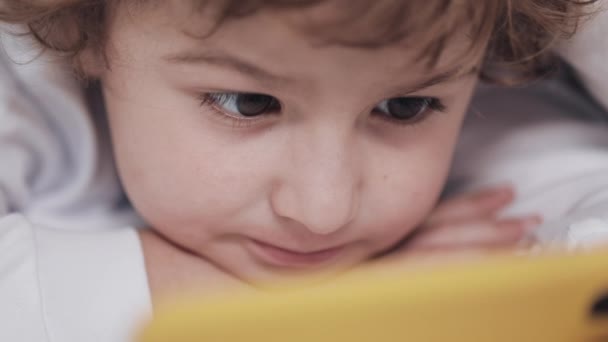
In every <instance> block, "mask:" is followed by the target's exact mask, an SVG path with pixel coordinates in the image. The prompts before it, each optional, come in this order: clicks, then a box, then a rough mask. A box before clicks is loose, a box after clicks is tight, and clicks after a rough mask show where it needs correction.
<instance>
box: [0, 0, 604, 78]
mask: <svg viewBox="0 0 608 342" xmlns="http://www.w3.org/2000/svg"><path fill="white" fill-rule="evenodd" d="M189 1H190V2H191V4H192V6H193V9H194V10H195V11H198V12H202V11H206V10H209V9H210V8H211V9H212V10H213V12H212V13H214V16H213V20H214V23H213V25H212V27H213V28H217V27H219V26H220V25H221V24H222V23H223V22H224V21H226V20H231V19H232V20H233V19H236V18H239V17H243V16H247V15H250V14H252V13H255V12H256V11H259V10H263V9H275V10H289V9H300V8H307V7H312V6H314V5H318V4H320V3H327V2H333V3H335V4H334V5H335V6H336V8H338V9H339V11H336V14H335V15H334V18H332V19H331V20H329V21H327V20H325V21H321V20H319V21H314V20H313V21H311V22H310V23H309V24H308V28H307V29H308V30H309V31H311V32H312V33H314V34H315V35H317V36H323V37H324V39H325V40H326V42H327V43H331V44H343V45H348V46H353V47H359V48H376V47H380V46H383V45H387V44H394V43H398V42H402V41H404V40H407V39H413V38H416V40H417V42H420V41H423V49H422V52H421V57H424V58H428V61H429V65H433V64H434V63H436V61H437V60H438V58H439V56H440V55H441V52H442V51H443V48H444V46H445V44H446V41H448V39H449V38H450V36H451V35H452V34H453V33H454V32H455V31H456V28H457V27H462V25H465V24H466V25H469V26H470V27H471V29H470V31H469V32H468V36H469V38H470V49H468V51H469V54H468V55H467V56H462V58H463V59H465V60H466V59H469V60H470V58H469V57H471V56H472V55H473V54H475V53H479V52H481V53H482V54H484V55H485V57H484V58H485V59H484V63H483V68H482V70H480V75H481V77H482V78H484V79H486V80H491V81H495V82H501V83H512V82H514V81H522V80H528V79H534V78H537V77H539V76H541V75H544V74H546V72H547V71H548V70H550V69H552V67H553V66H554V65H555V56H553V54H552V53H551V47H552V46H553V44H554V43H555V42H556V41H557V40H559V39H567V38H569V37H571V36H572V35H573V34H574V33H575V32H576V30H577V28H578V26H579V25H580V23H581V21H582V20H583V19H584V18H585V17H586V16H587V15H589V14H590V12H591V10H590V9H589V8H590V7H589V5H591V4H592V3H595V2H596V0H483V1H479V0H374V1H369V0H189ZM161 2H164V3H165V4H166V3H168V2H165V1H159V0H46V1H40V0H3V2H2V5H0V21H4V22H7V23H15V24H21V25H24V26H25V27H27V29H28V30H27V32H26V34H27V35H31V36H33V37H34V38H35V39H36V40H37V41H38V42H39V43H40V44H41V45H42V46H43V47H45V48H47V49H51V50H53V51H56V52H59V53H62V54H65V55H66V56H68V57H71V58H72V60H73V61H77V60H78V58H77V57H78V56H79V54H80V53H81V52H82V51H84V50H85V49H87V48H93V49H103V46H104V43H105V40H106V30H105V28H106V25H107V22H108V18H109V17H110V14H111V13H112V10H114V9H115V8H117V6H131V8H133V6H135V7H136V9H137V10H142V7H145V6H153V5H159V4H160V3H161ZM212 32H213V29H211V31H209V32H207V33H206V34H202V35H201V36H203V37H204V36H206V35H208V34H212ZM99 52H101V53H104V51H99ZM505 67H506V68H507V69H508V72H505Z"/></svg>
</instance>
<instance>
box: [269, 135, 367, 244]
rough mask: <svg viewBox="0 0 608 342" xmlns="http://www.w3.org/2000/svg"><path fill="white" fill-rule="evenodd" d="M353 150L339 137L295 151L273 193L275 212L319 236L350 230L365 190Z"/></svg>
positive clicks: (272, 199)
mask: <svg viewBox="0 0 608 342" xmlns="http://www.w3.org/2000/svg"><path fill="white" fill-rule="evenodd" d="M349 151H352V148H350V147H347V146H344V141H341V142H340V141H339V139H335V138H334V139H333V141H332V142H329V141H327V140H325V143H322V140H321V141H319V140H317V142H316V143H311V144H308V145H307V146H306V147H304V148H302V149H299V150H298V151H292V156H291V158H290V159H291V163H290V165H289V166H288V167H287V168H285V169H283V170H285V171H284V172H283V173H284V174H283V175H282V176H281V177H280V181H279V182H278V184H277V186H276V187H275V188H274V190H273V193H272V198H271V201H272V206H273V210H274V211H275V213H276V214H277V215H279V216H281V217H284V218H289V219H291V220H294V221H296V222H298V223H300V224H301V225H302V226H304V227H305V228H306V229H308V230H309V231H310V232H313V233H315V234H319V235H327V234H331V233H334V232H336V231H338V230H340V229H341V228H344V227H346V226H347V225H348V224H349V223H350V222H351V221H352V220H353V219H354V217H355V215H356V214H357V211H358V209H359V208H358V206H359V197H360V190H361V177H360V176H359V172H358V168H357V166H356V163H355V161H354V160H353V159H354V158H353V156H352V155H351V153H350V152H349ZM286 162H288V161H286Z"/></svg>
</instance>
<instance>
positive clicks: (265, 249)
mask: <svg viewBox="0 0 608 342" xmlns="http://www.w3.org/2000/svg"><path fill="white" fill-rule="evenodd" d="M249 241H250V243H248V244H247V247H248V248H247V249H248V250H249V252H250V253H251V254H253V255H254V257H256V258H257V259H260V260H261V261H262V262H264V263H266V264H269V265H272V266H276V267H289V268H293V267H302V268H313V267H318V266H321V265H324V264H327V263H329V262H330V261H332V260H334V259H336V258H337V257H338V255H340V253H341V252H342V251H343V250H344V246H338V247H333V248H328V249H323V250H318V251H313V252H299V251H293V250H289V249H285V248H281V247H278V246H274V245H270V244H267V243H265V242H261V241H258V240H249Z"/></svg>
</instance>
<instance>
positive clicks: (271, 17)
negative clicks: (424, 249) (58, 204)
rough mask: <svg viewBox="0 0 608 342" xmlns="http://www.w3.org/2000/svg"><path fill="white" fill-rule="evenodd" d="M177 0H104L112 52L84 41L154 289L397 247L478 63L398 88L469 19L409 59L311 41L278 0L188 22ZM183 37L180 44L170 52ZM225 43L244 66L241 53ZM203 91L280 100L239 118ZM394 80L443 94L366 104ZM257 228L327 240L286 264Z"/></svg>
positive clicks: (266, 275)
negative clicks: (214, 20) (411, 109)
mask: <svg viewBox="0 0 608 342" xmlns="http://www.w3.org/2000/svg"><path fill="white" fill-rule="evenodd" d="M187 12H188V11H187V9H185V8H181V7H180V5H179V4H177V5H176V4H172V5H169V2H167V3H166V4H165V5H161V6H159V7H158V8H155V9H150V10H146V11H143V12H141V13H132V12H127V11H120V10H118V11H115V13H116V14H115V16H114V17H113V18H112V20H111V22H110V24H109V25H110V26H109V34H108V57H109V62H110V64H109V67H107V68H106V67H104V66H102V64H103V63H102V62H101V61H99V60H98V59H96V58H95V56H89V58H88V62H87V63H88V71H89V73H90V75H92V76H93V77H98V78H99V79H100V80H101V84H102V88H103V92H104V96H105V101H106V106H107V111H108V115H109V120H110V126H111V130H112V140H113V145H114V149H115V155H116V159H117V165H118V168H119V173H120V176H121V179H122V182H123V184H124V187H125V189H126V191H127V193H128V195H129V197H130V199H131V201H132V202H133V204H134V205H135V207H136V208H137V210H138V211H139V213H140V214H141V215H142V216H143V217H144V218H145V219H146V220H147V222H148V223H149V224H150V226H151V227H154V229H153V230H150V231H146V232H143V233H142V234H141V236H142V244H143V248H144V253H145V256H146V262H147V268H148V274H149V277H150V283H151V288H152V292H153V294H154V293H156V292H162V291H165V290H175V289H177V288H183V287H186V285H185V284H190V285H192V284H195V285H196V286H205V287H224V286H225V284H227V283H230V284H238V283H242V282H245V283H254V284H261V283H266V282H270V281H275V280H277V279H285V278H288V279H292V278H294V277H298V276H300V275H302V274H307V273H310V272H311V271H314V272H316V273H328V274H333V273H336V272H339V271H343V270H346V269H349V268H351V267H353V266H355V265H357V264H360V263H362V262H365V261H366V260H369V259H370V258H372V257H374V256H375V255H377V254H379V253H382V252H384V251H385V250H387V249H389V248H391V247H393V246H394V245H395V244H396V243H398V242H399V241H400V240H402V239H403V238H404V237H405V236H407V235H408V234H410V233H411V232H412V231H413V230H414V229H415V228H416V227H418V226H420V225H421V224H422V223H423V222H424V221H425V220H426V218H427V217H428V215H429V213H430V211H431V210H432V209H433V208H434V206H435V204H436V201H437V199H438V196H439V193H440V192H441V189H442V187H443V185H444V182H445V178H446V175H447V172H448V168H449V165H450V163H451V158H452V152H453V149H454V145H455V142H456V139H457V137H458V133H459V130H460V128H461V125H462V122H463V118H464V116H465V111H466V108H467V105H468V102H469V100H470V97H471V94H472V92H473V88H474V86H475V84H476V82H477V79H476V76H475V75H474V74H471V73H466V74H465V75H463V76H460V77H455V78H453V79H450V80H448V81H446V82H442V83H440V84H436V85H433V86H431V87H428V88H425V89H421V90H418V91H416V92H414V93H410V92H408V90H409V89H411V88H412V86H413V85H415V84H417V83H420V82H424V81H425V80H427V79H428V78H429V77H431V76H433V75H435V74H438V73H441V72H444V71H447V70H449V69H450V68H451V67H453V66H454V65H453V63H452V62H453V60H452V59H453V56H456V55H458V54H459V52H461V51H459V49H460V48H461V46H463V45H465V44H460V42H459V39H461V38H458V37H461V36H462V37H464V35H461V36H459V35H456V38H454V40H453V41H451V42H450V43H449V44H448V48H447V50H446V52H445V53H444V55H443V57H442V59H441V60H440V61H439V63H438V65H437V66H436V67H435V68H434V69H432V70H428V69H427V68H426V67H425V64H424V61H417V60H415V58H414V56H415V55H416V54H417V52H418V51H417V49H416V46H415V44H414V45H412V44H409V45H408V46H387V47H384V48H380V49H371V50H365V49H356V48H349V47H342V46H335V45H328V46H319V45H318V44H314V39H311V38H310V37H309V36H307V35H306V34H305V33H303V32H301V31H299V30H297V29H296V28H294V27H295V26H294V25H293V21H292V19H290V18H291V17H292V15H281V13H272V12H260V13H257V14H255V15H252V16H249V17H246V18H243V19H239V20H236V21H230V22H227V23H224V24H223V25H222V26H221V27H220V28H219V30H218V31H217V32H215V33H214V34H213V35H211V36H209V37H206V38H205V39H200V38H194V37H192V36H189V35H187V34H185V33H184V30H187V31H188V32H194V31H196V29H197V28H198V26H200V25H201V24H200V23H201V22H203V20H202V19H201V18H199V17H198V16H192V15H187V14H185V13H187ZM296 26H297V25H296ZM462 39H464V38H462ZM183 52H189V53H190V55H191V56H190V57H189V58H179V57H178V55H180V54H182V53H183ZM192 54H198V55H201V54H202V55H204V56H206V58H205V60H206V62H201V61H200V58H192ZM226 55H230V56H233V57H236V58H238V59H240V60H245V61H247V62H248V63H249V64H250V65H253V66H255V68H251V67H249V68H243V67H241V68H237V67H235V66H234V65H233V64H231V63H227V62H226V58H224V57H225V56H226ZM257 69H263V70H265V71H266V72H267V73H269V74H271V75H272V76H273V77H262V75H261V74H260V73H259V72H258V70H257ZM266 76H269V75H266ZM210 92H211V93H215V92H248V93H262V94H268V95H271V96H273V97H275V98H276V99H277V100H278V101H279V102H280V106H281V108H280V111H278V112H276V113H271V114H267V115H263V116H261V117H256V118H255V119H254V120H250V121H242V120H241V121H236V120H235V119H234V118H233V117H231V114H229V113H228V114H227V113H225V112H224V113H222V112H221V108H220V110H218V106H215V107H214V106H212V105H208V104H207V105H202V104H201V102H202V101H201V96H202V95H203V94H205V93H210ZM404 96H427V97H435V98H438V99H440V100H441V102H442V103H443V105H444V106H445V110H443V111H441V112H439V111H433V110H429V111H428V112H427V113H426V114H424V115H423V116H424V118H423V119H422V120H418V121H417V122H415V123H410V122H407V123H397V122H396V121H394V120H390V119H389V120H387V119H386V116H383V114H381V113H378V112H377V111H376V110H374V108H375V107H376V106H378V105H379V104H380V103H382V101H383V100H385V99H389V98H395V97H404ZM503 202H504V201H503ZM492 229H494V228H492ZM253 240H257V241H261V242H264V243H267V244H272V245H273V246H276V247H280V248H283V249H288V250H291V251H297V252H301V253H308V252H314V251H320V250H325V249H328V248H338V252H337V253H336V255H335V256H334V257H332V258H331V259H330V260H328V261H324V262H318V263H310V264H307V265H292V267H287V266H285V267H281V266H277V265H273V264H272V263H268V262H266V260H264V259H263V258H260V257H259V255H256V253H255V252H254V251H253V249H252V248H254V247H252V241H253ZM511 240H512V238H511ZM431 241H434V240H432V239H431ZM423 242H424V240H423ZM422 245H423V246H424V243H422ZM192 286H194V285H192Z"/></svg>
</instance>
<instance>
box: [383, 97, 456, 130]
mask: <svg viewBox="0 0 608 342" xmlns="http://www.w3.org/2000/svg"><path fill="white" fill-rule="evenodd" d="M445 110H446V107H445V105H443V103H442V102H441V100H439V99H438V98H435V97H423V96H409V97H408V96H404V97H394V98H390V99H387V100H384V101H382V102H380V104H378V105H377V106H376V107H375V108H374V112H376V113H378V114H379V115H381V116H382V117H383V119H386V120H389V121H391V122H394V123H396V124H400V125H413V124H415V123H418V122H421V121H422V120H424V119H426V117H427V116H428V115H430V114H431V113H432V112H443V111H445Z"/></svg>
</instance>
